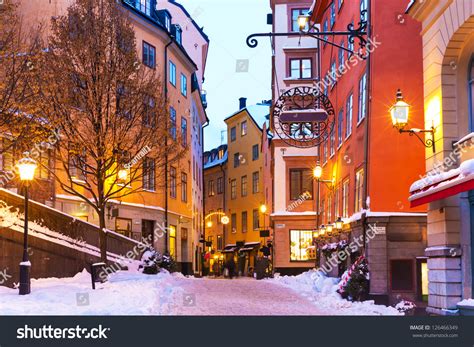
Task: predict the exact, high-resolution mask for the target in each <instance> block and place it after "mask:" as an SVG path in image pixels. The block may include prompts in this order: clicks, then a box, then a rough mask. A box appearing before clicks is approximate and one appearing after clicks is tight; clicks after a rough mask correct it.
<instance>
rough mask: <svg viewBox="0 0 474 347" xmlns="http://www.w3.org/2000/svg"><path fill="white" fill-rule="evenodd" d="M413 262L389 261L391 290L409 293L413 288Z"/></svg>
mask: <svg viewBox="0 0 474 347" xmlns="http://www.w3.org/2000/svg"><path fill="white" fill-rule="evenodd" d="M413 275H414V266H413V260H411V259H403V260H391V261H390V283H391V288H392V290H398V291H411V290H413V288H414V283H413V277H414V276H413Z"/></svg>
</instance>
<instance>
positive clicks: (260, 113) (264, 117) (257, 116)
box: [247, 104, 270, 129]
mask: <svg viewBox="0 0 474 347" xmlns="http://www.w3.org/2000/svg"><path fill="white" fill-rule="evenodd" d="M247 112H248V113H249V114H250V116H251V117H252V118H253V120H254V121H255V123H257V126H258V127H259V128H260V129H263V124H266V125H267V129H268V127H269V122H270V106H269V105H267V104H256V105H252V106H247Z"/></svg>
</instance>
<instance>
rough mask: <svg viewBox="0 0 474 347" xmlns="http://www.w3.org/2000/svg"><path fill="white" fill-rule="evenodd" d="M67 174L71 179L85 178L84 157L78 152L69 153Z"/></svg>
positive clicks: (81, 179) (80, 179) (83, 179)
mask: <svg viewBox="0 0 474 347" xmlns="http://www.w3.org/2000/svg"><path fill="white" fill-rule="evenodd" d="M69 175H70V176H71V178H72V179H73V180H79V181H85V180H86V158H85V156H83V155H79V154H69Z"/></svg>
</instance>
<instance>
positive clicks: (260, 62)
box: [179, 0, 271, 150]
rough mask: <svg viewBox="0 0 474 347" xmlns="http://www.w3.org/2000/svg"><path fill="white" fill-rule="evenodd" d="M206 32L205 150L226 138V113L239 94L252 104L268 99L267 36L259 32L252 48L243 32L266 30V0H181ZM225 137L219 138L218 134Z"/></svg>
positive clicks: (234, 108)
mask: <svg viewBox="0 0 474 347" xmlns="http://www.w3.org/2000/svg"><path fill="white" fill-rule="evenodd" d="M179 2H180V3H181V4H182V5H183V6H184V7H186V9H187V10H188V12H189V13H190V14H191V16H192V17H193V18H194V20H195V21H196V23H197V24H198V25H199V26H201V27H204V32H205V33H206V34H207V35H208V36H209V40H210V43H209V55H208V60H207V65H206V72H205V83H204V85H203V90H205V91H206V92H207V103H208V107H207V110H206V111H207V116H208V117H209V120H210V124H209V126H208V127H206V128H205V140H204V146H205V149H206V150H209V149H212V148H214V147H217V146H219V145H220V144H221V143H226V139H227V137H226V134H225V133H224V134H222V131H223V130H226V127H225V123H224V121H223V120H224V119H225V118H227V117H228V116H230V115H232V114H233V113H235V112H236V111H238V109H239V107H238V106H239V98H240V97H246V98H247V104H248V105H253V104H256V103H258V102H261V101H262V100H269V99H271V48H270V39H269V38H261V39H260V40H259V45H258V46H257V47H256V48H250V47H248V46H247V44H246V39H247V36H248V35H250V34H253V33H257V32H270V31H271V26H270V25H267V13H270V12H271V9H270V1H269V0H179ZM221 138H223V141H222V140H221Z"/></svg>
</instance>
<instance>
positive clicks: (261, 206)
mask: <svg viewBox="0 0 474 347" xmlns="http://www.w3.org/2000/svg"><path fill="white" fill-rule="evenodd" d="M260 212H262V213H265V212H267V206H266V205H265V204H262V205H260Z"/></svg>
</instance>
